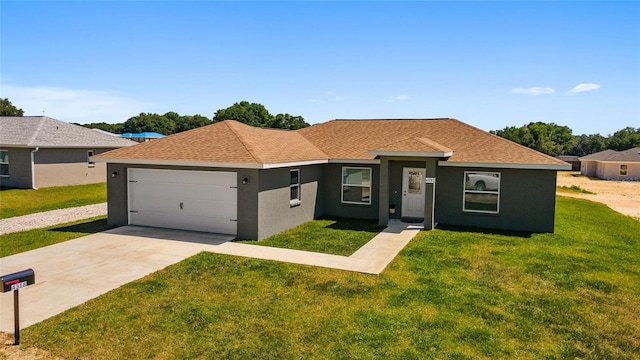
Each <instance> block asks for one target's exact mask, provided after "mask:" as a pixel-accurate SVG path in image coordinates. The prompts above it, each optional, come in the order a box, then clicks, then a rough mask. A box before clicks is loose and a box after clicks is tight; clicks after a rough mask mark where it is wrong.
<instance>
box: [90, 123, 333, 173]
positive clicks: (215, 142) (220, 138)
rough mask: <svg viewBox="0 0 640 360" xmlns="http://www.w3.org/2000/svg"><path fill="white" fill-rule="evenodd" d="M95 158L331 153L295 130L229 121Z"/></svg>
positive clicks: (261, 159) (275, 158)
mask: <svg viewBox="0 0 640 360" xmlns="http://www.w3.org/2000/svg"><path fill="white" fill-rule="evenodd" d="M95 158H96V159H100V158H103V159H138V160H173V161H189V162H190V161H197V162H210V163H254V164H268V163H281V162H293V161H307V160H326V159H327V155H325V154H324V153H322V151H320V150H318V148H316V147H315V146H313V145H312V144H311V143H309V141H308V140H307V139H305V138H304V137H302V136H301V135H300V134H298V133H297V132H295V131H288V130H276V129H261V128H256V127H253V126H249V125H245V124H242V123H239V122H237V121H234V120H226V121H222V122H219V123H215V124H212V125H208V126H204V127H201V128H198V129H193V130H189V131H185V132H181V133H178V134H174V135H171V136H167V137H165V138H163V139H157V140H153V141H149V142H145V143H142V144H140V145H136V146H133V147H129V148H125V149H118V150H114V151H109V152H107V153H103V154H100V155H97V156H95Z"/></svg>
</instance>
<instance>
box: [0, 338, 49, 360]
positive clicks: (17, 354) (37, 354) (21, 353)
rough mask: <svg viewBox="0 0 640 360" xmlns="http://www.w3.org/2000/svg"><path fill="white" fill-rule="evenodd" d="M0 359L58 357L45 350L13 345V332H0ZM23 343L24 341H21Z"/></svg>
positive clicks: (21, 359) (38, 359)
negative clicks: (0, 344)
mask: <svg viewBox="0 0 640 360" xmlns="http://www.w3.org/2000/svg"><path fill="white" fill-rule="evenodd" d="M0 343H2V347H1V348H0V359H10V360H13V359H16V360H18V359H19V360H58V359H60V358H58V357H55V356H53V355H51V354H49V353H48V352H46V351H43V350H39V349H35V348H32V347H28V346H14V345H13V334H8V333H5V332H0ZM22 344H23V345H25V344H24V342H23V343H22Z"/></svg>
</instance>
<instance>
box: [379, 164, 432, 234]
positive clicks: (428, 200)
mask: <svg viewBox="0 0 640 360" xmlns="http://www.w3.org/2000/svg"><path fill="white" fill-rule="evenodd" d="M437 161H438V159H436V158H421V159H420V160H416V159H411V158H402V157H383V158H382V159H381V166H383V167H386V168H388V170H389V171H388V173H389V175H388V177H386V178H385V177H384V176H382V177H381V178H380V181H381V183H382V182H385V181H386V182H387V184H388V186H386V187H385V186H383V184H381V186H380V210H379V219H378V221H379V223H380V224H381V225H386V224H387V223H388V221H389V219H400V218H401V217H402V200H403V196H402V181H403V176H404V168H418V169H425V170H426V173H425V177H431V178H435V177H436V176H437V175H436V169H437V165H436V163H437ZM424 186H425V199H424V200H425V204H424V210H425V212H424V218H425V228H426V229H429V228H431V226H430V224H431V218H432V214H433V201H434V200H433V185H432V184H425V185H424ZM391 204H393V205H395V208H396V212H395V214H390V213H389V205H391Z"/></svg>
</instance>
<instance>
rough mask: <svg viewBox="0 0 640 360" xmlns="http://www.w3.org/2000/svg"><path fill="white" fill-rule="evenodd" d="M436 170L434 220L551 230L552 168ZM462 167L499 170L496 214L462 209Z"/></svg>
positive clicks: (528, 229) (495, 227)
mask: <svg viewBox="0 0 640 360" xmlns="http://www.w3.org/2000/svg"><path fill="white" fill-rule="evenodd" d="M437 171H438V179H437V183H436V221H437V222H439V223H442V224H449V225H461V226H474V227H483V228H493V229H504V230H515V231H531V232H553V230H554V220H555V219H554V214H555V200H556V198H555V193H556V191H555V190H556V171H551V170H515V169H493V170H492V169H473V168H471V169H465V168H456V167H438V170H437ZM465 171H495V172H499V173H500V174H501V175H500V176H501V183H500V210H499V213H498V214H482V213H469V212H464V211H463V210H462V206H463V193H464V181H465V179H464V172H465Z"/></svg>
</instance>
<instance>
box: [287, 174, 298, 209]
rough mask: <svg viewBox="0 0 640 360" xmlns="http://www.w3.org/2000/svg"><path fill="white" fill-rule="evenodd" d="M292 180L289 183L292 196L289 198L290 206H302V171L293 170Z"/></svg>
mask: <svg viewBox="0 0 640 360" xmlns="http://www.w3.org/2000/svg"><path fill="white" fill-rule="evenodd" d="M290 175H291V180H290V182H289V188H290V190H291V196H290V197H289V204H291V205H298V204H300V170H299V169H293V170H291V174H290Z"/></svg>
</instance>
